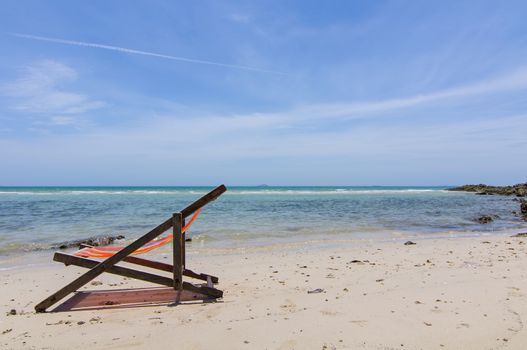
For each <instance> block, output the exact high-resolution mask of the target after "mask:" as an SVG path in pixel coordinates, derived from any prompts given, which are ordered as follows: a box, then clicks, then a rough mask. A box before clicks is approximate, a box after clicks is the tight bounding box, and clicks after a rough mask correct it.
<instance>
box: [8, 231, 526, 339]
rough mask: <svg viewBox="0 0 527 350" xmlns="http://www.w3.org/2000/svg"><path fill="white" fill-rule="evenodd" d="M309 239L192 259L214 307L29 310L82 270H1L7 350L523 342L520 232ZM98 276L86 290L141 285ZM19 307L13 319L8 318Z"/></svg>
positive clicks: (48, 266)
mask: <svg viewBox="0 0 527 350" xmlns="http://www.w3.org/2000/svg"><path fill="white" fill-rule="evenodd" d="M414 241H415V243H416V244H415V245H404V240H381V239H377V240H375V239H374V240H353V241H339V242H329V243H328V242H309V243H297V244H291V245H289V246H275V247H260V248H251V249H233V250H225V251H218V252H215V253H211V254H196V253H193V252H192V248H191V247H190V248H189V257H188V261H187V264H188V265H189V267H190V268H192V269H196V270H197V271H203V272H207V273H211V274H213V275H217V276H219V277H220V283H219V288H221V289H223V290H224V291H225V295H224V298H223V299H222V300H220V301H218V302H215V303H193V304H185V305H177V306H174V305H156V306H148V307H138V308H115V309H110V310H90V311H70V312H56V313H45V314H36V313H35V312H34V310H33V307H34V305H35V303H36V302H38V301H40V300H41V299H43V298H44V297H46V296H47V295H48V294H49V293H50V292H52V291H54V290H56V289H57V288H58V287H59V286H61V285H62V284H65V283H66V282H68V281H70V280H72V279H73V278H75V276H77V275H78V274H79V273H81V272H83V271H84V270H83V269H81V268H79V267H64V266H63V265H62V264H59V263H51V262H50V260H51V254H50V256H49V260H46V261H42V264H41V265H40V266H31V267H30V268H27V267H26V268H15V269H11V270H6V271H2V272H1V273H0V274H1V276H2V278H1V280H2V302H1V308H2V309H1V312H2V314H3V315H6V316H2V321H1V323H0V325H1V326H0V327H1V329H0V331H1V332H2V334H1V335H0V340H1V342H0V344H1V345H2V348H5V349H73V348H85V347H89V348H90V349H146V348H169V347H170V348H180V349H210V348H217V349H525V347H526V344H527V330H526V329H525V327H524V322H525V320H526V319H527V296H526V294H525V293H526V290H527V279H526V272H525V271H526V270H525V266H526V264H527V239H526V238H511V237H508V236H486V237H469V238H442V239H422V240H414ZM146 286H149V285H148V284H146V283H141V282H137V281H133V280H129V279H123V278H120V277H118V276H111V275H102V276H100V277H99V278H97V279H96V281H95V282H94V283H92V284H89V285H88V286H86V287H85V289H90V290H94V289H118V288H129V287H146ZM11 309H15V310H16V315H10V310H11Z"/></svg>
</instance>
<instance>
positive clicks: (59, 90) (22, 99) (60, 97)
mask: <svg viewBox="0 0 527 350" xmlns="http://www.w3.org/2000/svg"><path fill="white" fill-rule="evenodd" d="M77 79H78V74H77V72H76V71H75V70H74V69H73V68H71V67H69V66H67V65H65V64H63V63H60V62H57V61H52V60H46V61H40V62H37V63H34V64H32V65H29V66H27V67H25V68H24V70H23V73H22V75H21V76H20V77H19V78H18V79H17V80H15V81H14V82H11V83H8V84H6V85H4V86H3V87H2V89H1V91H2V92H3V94H4V95H6V96H8V97H10V98H11V99H12V101H13V104H12V105H11V108H12V109H14V110H17V111H20V112H25V113H31V114H32V115H35V114H37V115H41V116H43V117H45V118H47V116H48V115H49V114H67V115H71V116H73V115H80V114H83V113H85V112H88V111H91V110H95V109H98V108H101V107H103V106H104V105H105V104H104V103H103V102H101V101H97V100H92V99H90V98H89V97H88V96H86V95H83V94H80V93H76V92H70V91H65V90H64V88H63V87H62V85H64V84H67V83H72V82H75V81H76V80H77ZM70 119H73V117H70Z"/></svg>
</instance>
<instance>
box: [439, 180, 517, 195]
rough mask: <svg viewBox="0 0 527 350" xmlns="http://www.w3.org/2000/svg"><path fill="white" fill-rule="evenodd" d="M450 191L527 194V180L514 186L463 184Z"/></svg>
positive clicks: (483, 193)
mask: <svg viewBox="0 0 527 350" xmlns="http://www.w3.org/2000/svg"><path fill="white" fill-rule="evenodd" d="M448 191H460V192H476V194H480V195H493V194H498V195H502V196H517V197H525V196H527V182H526V183H522V184H516V185H513V186H489V185H484V184H479V185H463V186H459V187H454V188H449V189H448Z"/></svg>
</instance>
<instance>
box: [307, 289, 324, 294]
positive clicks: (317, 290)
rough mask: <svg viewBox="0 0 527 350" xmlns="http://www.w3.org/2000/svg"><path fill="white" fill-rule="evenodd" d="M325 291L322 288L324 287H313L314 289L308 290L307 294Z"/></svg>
mask: <svg viewBox="0 0 527 350" xmlns="http://www.w3.org/2000/svg"><path fill="white" fill-rule="evenodd" d="M323 291H324V289H322V288H317V289H313V290H308V291H307V294H316V293H322V292H323Z"/></svg>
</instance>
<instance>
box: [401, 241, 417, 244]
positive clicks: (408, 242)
mask: <svg viewBox="0 0 527 350" xmlns="http://www.w3.org/2000/svg"><path fill="white" fill-rule="evenodd" d="M414 244H417V243H415V242H412V241H407V242H404V245H414Z"/></svg>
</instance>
